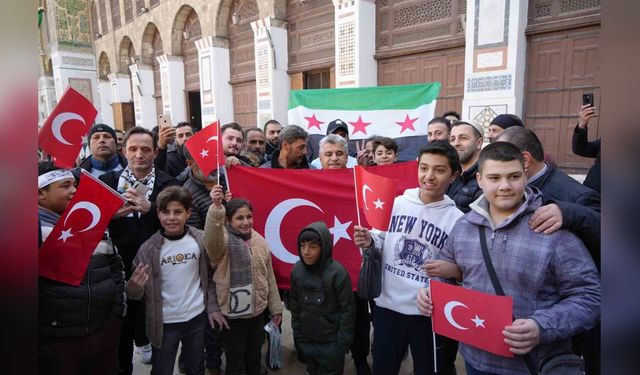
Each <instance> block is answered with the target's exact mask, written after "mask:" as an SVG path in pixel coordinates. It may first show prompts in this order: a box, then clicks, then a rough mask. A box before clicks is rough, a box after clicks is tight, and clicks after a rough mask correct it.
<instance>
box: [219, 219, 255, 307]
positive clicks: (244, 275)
mask: <svg viewBox="0 0 640 375" xmlns="http://www.w3.org/2000/svg"><path fill="white" fill-rule="evenodd" d="M225 228H226V230H227V233H228V238H229V247H228V251H229V317H232V318H233V317H240V316H244V315H251V314H253V309H254V306H253V301H254V298H253V272H252V271H253V270H252V267H251V248H250V247H249V244H248V242H249V240H250V239H251V234H248V235H245V234H242V233H240V232H238V231H237V230H235V229H233V228H231V227H230V226H229V225H225Z"/></svg>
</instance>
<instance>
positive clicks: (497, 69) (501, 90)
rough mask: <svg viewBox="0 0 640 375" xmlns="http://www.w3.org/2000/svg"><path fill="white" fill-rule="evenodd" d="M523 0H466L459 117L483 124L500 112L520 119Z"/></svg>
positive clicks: (522, 68) (524, 59)
mask: <svg viewBox="0 0 640 375" xmlns="http://www.w3.org/2000/svg"><path fill="white" fill-rule="evenodd" d="M527 8H528V1H527V0H469V1H468V2H467V22H466V42H465V45H466V47H465V62H464V64H465V69H464V76H465V85H464V100H463V101H462V116H463V117H464V118H465V119H469V120H471V121H473V122H476V123H478V124H481V125H483V126H484V127H485V134H486V131H487V128H488V127H489V123H490V122H491V120H492V119H493V118H494V117H496V116H497V115H499V114H502V113H512V114H515V115H518V116H520V117H522V108H523V102H524V97H525V92H524V82H525V79H526V77H525V62H526V50H527V45H526V38H525V34H524V29H525V26H526V24H527Z"/></svg>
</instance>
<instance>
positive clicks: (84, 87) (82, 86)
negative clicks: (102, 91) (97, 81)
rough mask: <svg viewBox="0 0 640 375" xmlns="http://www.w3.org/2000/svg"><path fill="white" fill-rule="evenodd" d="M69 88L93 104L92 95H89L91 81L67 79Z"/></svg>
mask: <svg viewBox="0 0 640 375" xmlns="http://www.w3.org/2000/svg"><path fill="white" fill-rule="evenodd" d="M69 86H70V87H71V88H73V89H74V90H76V91H77V92H79V93H80V94H82V96H84V97H85V98H87V99H88V100H89V101H90V102H91V103H93V94H92V93H91V80H90V79H83V78H69Z"/></svg>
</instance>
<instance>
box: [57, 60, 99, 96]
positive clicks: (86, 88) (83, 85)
mask: <svg viewBox="0 0 640 375" xmlns="http://www.w3.org/2000/svg"><path fill="white" fill-rule="evenodd" d="M51 64H52V68H53V77H54V78H55V79H54V85H55V91H56V99H57V100H59V99H60V97H61V96H62V94H64V92H65V90H66V89H67V87H69V86H71V87H73V88H74V89H75V90H76V91H78V92H80V93H81V94H82V95H84V96H85V97H86V98H87V99H89V101H91V102H92V103H93V105H95V106H96V107H97V106H98V105H99V104H98V103H99V100H98V88H97V84H96V81H97V79H98V73H97V70H96V58H95V56H93V54H92V53H91V52H76V51H65V50H59V49H57V48H53V50H52V51H51ZM98 109H99V108H98Z"/></svg>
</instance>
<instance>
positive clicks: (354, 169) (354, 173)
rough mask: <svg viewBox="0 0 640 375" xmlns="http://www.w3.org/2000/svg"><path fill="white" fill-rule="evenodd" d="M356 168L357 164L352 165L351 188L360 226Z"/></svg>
mask: <svg viewBox="0 0 640 375" xmlns="http://www.w3.org/2000/svg"><path fill="white" fill-rule="evenodd" d="M356 168H358V166H357V165H356V166H354V167H353V190H354V193H356V214H357V215H358V226H359V227H361V226H362V225H360V207H359V204H358V184H357V182H356Z"/></svg>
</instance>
